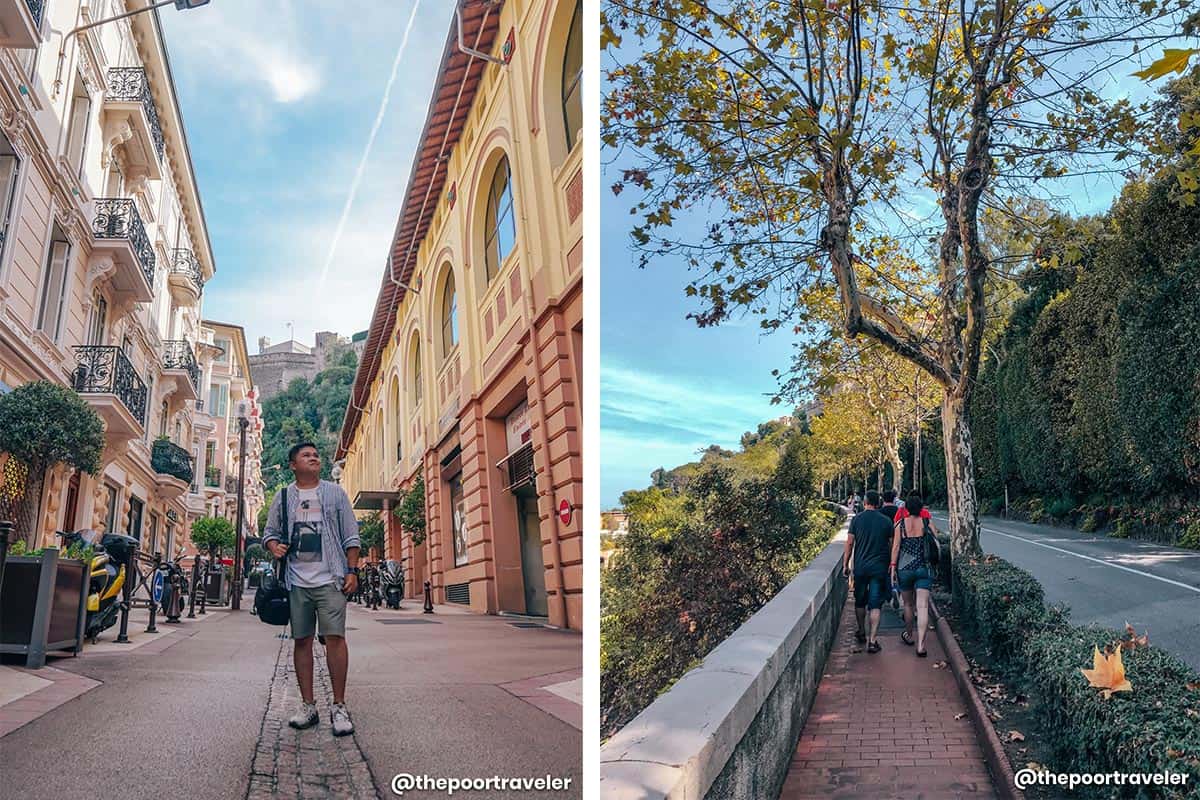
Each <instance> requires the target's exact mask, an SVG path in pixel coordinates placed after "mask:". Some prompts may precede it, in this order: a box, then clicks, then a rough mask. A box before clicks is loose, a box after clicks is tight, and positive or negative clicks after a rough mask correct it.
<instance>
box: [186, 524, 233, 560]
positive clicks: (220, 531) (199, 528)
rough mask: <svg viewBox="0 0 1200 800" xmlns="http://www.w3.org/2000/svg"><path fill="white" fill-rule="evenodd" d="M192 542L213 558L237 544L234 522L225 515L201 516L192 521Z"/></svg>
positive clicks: (218, 556)
mask: <svg viewBox="0 0 1200 800" xmlns="http://www.w3.org/2000/svg"><path fill="white" fill-rule="evenodd" d="M192 544H194V545H196V549H198V550H200V551H201V552H206V553H208V554H209V555H210V556H212V557H213V558H220V556H221V553H222V552H223V551H226V550H232V549H233V548H234V546H236V545H237V532H236V531H235V530H234V528H233V523H232V522H230V521H229V520H227V519H225V518H224V517H200V518H199V519H197V520H196V521H195V522H193V523H192Z"/></svg>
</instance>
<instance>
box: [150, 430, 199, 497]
mask: <svg viewBox="0 0 1200 800" xmlns="http://www.w3.org/2000/svg"><path fill="white" fill-rule="evenodd" d="M150 466H152V467H153V468H154V472H155V474H156V475H157V476H158V481H157V483H158V491H159V494H160V495H162V496H163V497H164V498H166V499H170V500H174V499H175V498H177V497H181V496H183V495H184V494H185V493H186V492H187V490H188V486H190V485H191V483H192V477H193V473H192V457H191V455H189V454H188V451H187V450H184V449H183V448H182V447H180V446H179V445H177V444H175V443H174V442H172V441H171V440H170V439H157V440H155V442H154V449H153V450H151V451H150Z"/></svg>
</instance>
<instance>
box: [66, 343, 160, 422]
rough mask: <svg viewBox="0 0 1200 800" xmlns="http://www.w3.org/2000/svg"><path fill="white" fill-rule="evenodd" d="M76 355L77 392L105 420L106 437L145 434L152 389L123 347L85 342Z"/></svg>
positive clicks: (75, 384)
mask: <svg viewBox="0 0 1200 800" xmlns="http://www.w3.org/2000/svg"><path fill="white" fill-rule="evenodd" d="M75 357H76V358H77V359H78V361H79V364H78V366H76V367H75V373H74V378H73V381H72V383H73V385H74V388H75V391H77V392H79V394H81V395H83V398H84V400H86V401H87V403H88V405H90V406H91V407H92V408H93V409H95V410H96V413H98V414H99V415H100V416H101V418H103V419H104V428H105V435H106V438H109V439H114V440H121V439H124V440H128V439H133V438H136V437H139V436H141V435H142V433H143V432H144V431H145V422H146V403H147V395H148V394H149V392H147V390H146V384H145V382H143V381H142V379H141V378H140V377H139V376H138V374H137V370H135V369H134V368H133V364H132V363H130V361H129V358H128V357H127V356H126V355H125V353H124V352H122V351H121V348H119V347H114V346H100V345H81V346H78V347H76V348H75ZM111 443H112V442H110V444H111Z"/></svg>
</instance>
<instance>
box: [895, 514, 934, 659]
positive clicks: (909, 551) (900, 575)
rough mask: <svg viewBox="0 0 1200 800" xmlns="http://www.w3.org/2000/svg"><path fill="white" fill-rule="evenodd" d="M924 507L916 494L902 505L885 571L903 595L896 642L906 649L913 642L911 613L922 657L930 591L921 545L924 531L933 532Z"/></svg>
mask: <svg viewBox="0 0 1200 800" xmlns="http://www.w3.org/2000/svg"><path fill="white" fill-rule="evenodd" d="M924 508H925V504H924V503H923V502H922V501H921V496H920V495H918V494H915V493H914V494H910V495H909V496H908V499H906V500H905V501H904V509H903V511H904V512H906V513H905V515H904V516H903V517H901V518H900V519H899V520H898V521H897V522H896V532H897V534H898V535H897V536H895V537H893V539H892V560H891V564H890V565H889V569H890V571H891V573H892V581H893V582H894V583H896V584H898V585H899V586H900V591H901V593H903V595H904V633H902V634H900V640H901V641H903V642H904V643H905V644H907V645H912V644H914V642H913V611H914V609H915V610H916V617H917V638H916V642H915V644H916V645H917V655H918V656H920V657H921V658H924V657H925V656H926V652H925V632H926V631H927V630H928V628H929V590H930V589H932V588H933V570H932V569H930V565H929V564H928V563H927V562H926V560H925V548H924V544H923V542H922V541H921V539H922V537H923V536H924V535H925V530H926V529H927V528H929V529H932V530H936V529H934V528H933V521H932V520H931V519H930V518H929V516H928V514H927V513H926V514H924V515H922V513H921V512H922V511H923V510H924Z"/></svg>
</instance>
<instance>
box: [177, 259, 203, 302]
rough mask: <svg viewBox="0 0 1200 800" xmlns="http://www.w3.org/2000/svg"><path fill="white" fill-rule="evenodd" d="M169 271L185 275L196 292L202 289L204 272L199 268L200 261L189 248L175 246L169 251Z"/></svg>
mask: <svg viewBox="0 0 1200 800" xmlns="http://www.w3.org/2000/svg"><path fill="white" fill-rule="evenodd" d="M171 271H172V272H175V273H177V274H180V275H186V276H187V277H188V278H189V279H190V280H191V281H192V284H193V285H195V287H196V293H197V294H199V293H201V292H203V291H204V273H203V272H202V271H201V270H200V261H199V260H198V259H197V258H196V254H195V253H193V252H192V251H191V250H184V249H183V248H177V249H175V250H172V251H171Z"/></svg>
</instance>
